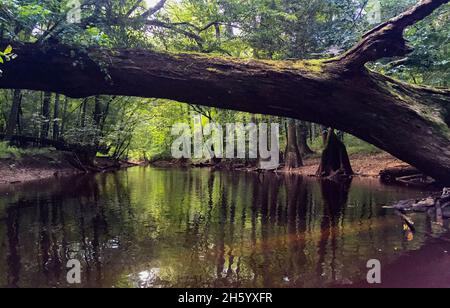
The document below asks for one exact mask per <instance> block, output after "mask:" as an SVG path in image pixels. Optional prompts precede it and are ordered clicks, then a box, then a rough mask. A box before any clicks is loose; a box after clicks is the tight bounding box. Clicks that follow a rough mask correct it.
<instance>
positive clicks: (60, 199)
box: [0, 168, 429, 287]
mask: <svg viewBox="0 0 450 308" xmlns="http://www.w3.org/2000/svg"><path fill="white" fill-rule="evenodd" d="M0 189H1V190H0V245H1V248H2V249H1V251H0V286H7V287H27V286H51V287H53V286H66V285H67V283H66V279H65V278H66V267H65V265H66V263H67V261H68V260H70V259H78V260H80V261H81V263H82V270H83V273H82V285H81V286H88V287H97V286H100V287H112V286H116V287H159V286H165V287H188V286H189V287H313V286H319V287H321V286H327V285H334V284H347V283H352V282H354V281H359V280H361V277H365V272H364V270H365V263H366V262H367V260H369V259H372V258H379V259H382V260H383V261H384V262H391V261H393V260H395V259H396V258H397V257H398V255H400V253H401V252H402V251H408V250H415V249H418V248H420V247H421V245H422V244H423V242H424V240H425V238H426V237H425V234H426V232H427V231H429V222H427V221H426V219H425V217H421V216H418V217H417V218H416V220H417V221H416V223H417V225H418V226H417V227H418V233H417V234H416V237H415V238H414V240H413V241H408V240H407V239H405V238H404V237H403V236H402V223H401V221H399V219H398V218H397V217H396V216H395V215H391V214H389V213H386V211H385V210H383V209H382V205H385V204H388V203H390V202H392V201H395V200H399V199H404V198H411V197H416V196H418V195H420V193H419V192H415V191H411V190H406V189H400V188H393V187H390V188H388V187H384V186H381V185H380V184H378V183H377V182H376V181H371V180H367V181H362V180H355V181H354V182H353V183H351V182H347V183H334V182H329V181H316V180H312V179H307V178H302V177H298V176H277V175H272V174H270V175H253V174H245V173H227V172H209V171H208V170H190V171H180V170H157V169H151V168H134V169H130V170H128V171H124V172H119V173H115V174H102V175H97V176H95V177H75V178H69V179H60V180H58V181H55V180H53V181H47V182H40V183H34V184H27V185H22V186H15V187H4V188H0Z"/></svg>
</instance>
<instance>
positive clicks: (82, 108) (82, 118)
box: [80, 98, 89, 128]
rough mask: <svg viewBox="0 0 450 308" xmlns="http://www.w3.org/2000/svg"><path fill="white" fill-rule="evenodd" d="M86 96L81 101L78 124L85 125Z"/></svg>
mask: <svg viewBox="0 0 450 308" xmlns="http://www.w3.org/2000/svg"><path fill="white" fill-rule="evenodd" d="M88 100H89V99H88V98H85V99H84V100H83V103H82V104H81V115H80V126H81V127H83V128H84V127H86V112H87V105H88Z"/></svg>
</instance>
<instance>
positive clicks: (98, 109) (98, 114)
mask: <svg viewBox="0 0 450 308" xmlns="http://www.w3.org/2000/svg"><path fill="white" fill-rule="evenodd" d="M94 100H95V104H94V115H93V119H94V124H95V127H96V128H97V129H98V128H100V121H101V120H102V100H101V98H100V96H99V95H97V96H96V97H95V99H94Z"/></svg>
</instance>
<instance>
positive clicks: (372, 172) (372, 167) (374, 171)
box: [291, 153, 408, 177]
mask: <svg viewBox="0 0 450 308" xmlns="http://www.w3.org/2000/svg"><path fill="white" fill-rule="evenodd" d="M350 161H351V164H352V167H353V171H354V172H355V174H356V175H359V176H364V177H378V176H379V175H380V171H382V170H384V169H387V168H392V167H398V166H408V164H406V163H404V162H402V161H401V160H398V159H396V158H395V157H393V156H391V155H389V154H387V153H380V154H372V155H361V154H357V155H352V156H350ZM319 164H320V158H307V159H305V160H304V165H305V166H304V167H301V168H298V169H295V170H292V171H291V172H292V173H295V174H302V175H306V176H314V175H315V174H316V172H317V169H318V168H319Z"/></svg>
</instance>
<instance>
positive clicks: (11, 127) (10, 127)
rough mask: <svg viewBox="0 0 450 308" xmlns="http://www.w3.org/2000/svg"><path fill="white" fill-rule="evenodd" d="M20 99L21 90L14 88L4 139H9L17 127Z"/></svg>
mask: <svg viewBox="0 0 450 308" xmlns="http://www.w3.org/2000/svg"><path fill="white" fill-rule="evenodd" d="M21 100H22V92H21V91H20V90H14V91H13V100H12V104H11V111H10V112H9V117H8V123H7V124H6V134H5V139H6V140H10V139H11V137H12V136H13V135H14V132H15V130H16V128H17V124H18V119H19V111H20V103H21Z"/></svg>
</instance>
